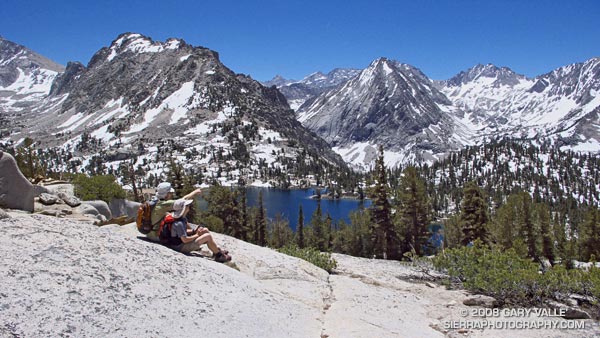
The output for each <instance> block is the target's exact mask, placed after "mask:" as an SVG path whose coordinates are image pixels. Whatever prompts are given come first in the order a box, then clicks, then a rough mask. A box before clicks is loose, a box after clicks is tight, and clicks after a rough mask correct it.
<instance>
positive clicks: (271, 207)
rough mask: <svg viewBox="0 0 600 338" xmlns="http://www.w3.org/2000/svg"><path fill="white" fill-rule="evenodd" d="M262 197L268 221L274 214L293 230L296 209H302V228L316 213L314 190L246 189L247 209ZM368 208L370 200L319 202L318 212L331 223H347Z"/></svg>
mask: <svg viewBox="0 0 600 338" xmlns="http://www.w3.org/2000/svg"><path fill="white" fill-rule="evenodd" d="M260 191H262V193H263V204H264V207H265V209H267V217H268V218H269V219H274V218H275V216H276V215H277V214H280V215H281V216H282V217H283V218H284V219H287V220H288V221H289V223H290V227H291V228H292V229H293V230H296V225H297V224H298V209H299V206H300V205H302V213H303V214H304V224H308V223H310V219H311V217H312V214H313V213H314V212H315V210H317V203H319V201H318V200H316V199H311V198H310V197H311V196H313V195H315V194H316V191H315V189H312V188H311V189H291V190H285V189H275V188H257V187H249V188H247V194H246V198H247V204H248V206H249V207H257V206H258V194H259V192H260ZM370 205H371V201H370V200H364V201H360V200H357V199H356V200H355V199H337V200H330V199H321V210H322V211H323V218H325V217H326V215H327V213H329V214H330V215H331V218H332V219H333V221H334V222H339V221H340V220H344V221H345V222H346V223H350V213H351V212H353V211H356V210H359V209H360V208H367V207H369V206H370Z"/></svg>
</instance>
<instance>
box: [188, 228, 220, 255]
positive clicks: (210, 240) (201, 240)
mask: <svg viewBox="0 0 600 338" xmlns="http://www.w3.org/2000/svg"><path fill="white" fill-rule="evenodd" d="M194 242H196V243H198V245H202V244H205V243H206V244H207V245H208V248H209V249H210V251H212V252H213V254H216V253H217V252H219V247H218V246H217V244H216V243H215V240H214V239H213V238H212V235H211V234H209V233H208V234H204V235H202V236H200V237H198V238H196V240H195V241H194Z"/></svg>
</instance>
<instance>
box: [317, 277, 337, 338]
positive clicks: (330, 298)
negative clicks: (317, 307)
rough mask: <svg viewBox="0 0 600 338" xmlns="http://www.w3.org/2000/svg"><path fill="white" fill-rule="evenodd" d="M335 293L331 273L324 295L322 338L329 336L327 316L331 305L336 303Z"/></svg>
mask: <svg viewBox="0 0 600 338" xmlns="http://www.w3.org/2000/svg"><path fill="white" fill-rule="evenodd" d="M335 300H336V299H335V295H334V293H333V285H332V284H331V275H329V276H327V292H326V293H325V294H324V295H323V310H322V311H321V314H322V317H321V320H320V321H321V324H322V328H321V338H327V337H329V335H328V334H327V333H326V332H325V319H326V317H327V311H329V309H330V308H331V305H333V303H335Z"/></svg>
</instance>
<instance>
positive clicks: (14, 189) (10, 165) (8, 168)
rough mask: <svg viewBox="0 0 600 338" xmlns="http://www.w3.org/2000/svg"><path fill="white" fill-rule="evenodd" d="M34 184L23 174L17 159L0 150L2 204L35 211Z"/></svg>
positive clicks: (0, 202)
mask: <svg viewBox="0 0 600 338" xmlns="http://www.w3.org/2000/svg"><path fill="white" fill-rule="evenodd" d="M33 195H34V191H33V185H32V184H31V183H30V182H29V181H28V180H27V179H26V178H25V176H23V174H22V173H21V171H20V170H19V167H18V166H17V162H16V161H15V159H14V158H13V157H12V156H11V155H10V154H7V153H4V152H2V151H0V206H1V207H4V208H9V209H19V210H25V211H29V212H32V211H33Z"/></svg>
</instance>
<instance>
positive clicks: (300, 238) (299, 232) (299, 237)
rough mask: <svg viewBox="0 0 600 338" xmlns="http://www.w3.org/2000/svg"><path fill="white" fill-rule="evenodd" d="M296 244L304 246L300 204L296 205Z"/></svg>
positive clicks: (302, 218)
mask: <svg viewBox="0 0 600 338" xmlns="http://www.w3.org/2000/svg"><path fill="white" fill-rule="evenodd" d="M296 236H297V237H296V238H297V241H296V244H297V245H298V247H300V248H304V211H303V210H302V204H300V205H299V206H298V226H297V227H296Z"/></svg>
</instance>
